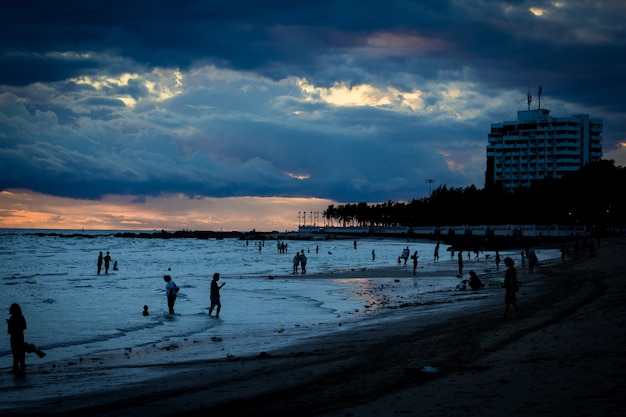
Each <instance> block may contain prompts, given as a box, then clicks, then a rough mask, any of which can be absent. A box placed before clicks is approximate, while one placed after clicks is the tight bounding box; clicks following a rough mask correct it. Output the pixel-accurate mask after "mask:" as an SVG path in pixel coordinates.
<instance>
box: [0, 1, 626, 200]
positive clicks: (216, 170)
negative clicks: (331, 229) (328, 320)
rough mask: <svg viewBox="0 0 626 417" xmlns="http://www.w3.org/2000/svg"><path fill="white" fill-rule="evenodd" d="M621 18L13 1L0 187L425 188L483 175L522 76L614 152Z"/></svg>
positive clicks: (623, 55)
mask: <svg viewBox="0 0 626 417" xmlns="http://www.w3.org/2000/svg"><path fill="white" fill-rule="evenodd" d="M624 18H626V7H625V6H624V5H623V4H622V2H619V1H600V2H586V1H577V2H565V1H563V2H553V1H543V0H539V1H532V2H530V1H521V2H515V3H511V2H502V1H496V0H475V1H463V2H460V1H454V0H450V1H423V2H405V1H395V0H393V1H389V2H386V3H385V4H384V6H383V5H382V4H381V3H380V2H373V1H359V2H355V1H342V2H336V1H325V0H322V1H318V2H315V3H313V2H283V1H278V0H276V1H269V2H263V3H259V2H250V1H232V2H228V3H225V4H222V3H215V2H183V3H180V2H179V3H176V2H171V1H165V0H162V1H157V2H154V1H150V2H148V1H138V2H131V3H128V2H124V3H123V2H119V1H117V0H113V1H108V2H106V3H105V2H100V1H95V2H72V1H70V2H63V3H62V4H54V3H50V2H43V1H37V0H35V1H33V2H28V3H24V4H21V3H14V4H11V5H9V6H5V7H4V8H3V13H2V15H1V16H0V34H1V36H2V39H3V42H2V44H1V45H0V82H1V83H2V84H1V85H0V190H18V189H19V190H31V191H33V192H36V193H42V194H43V195H50V196H58V197H63V198H73V199H78V200H83V199H86V200H93V201H98V200H102V199H104V198H109V197H110V196H114V195H117V196H121V197H124V198H126V197H128V198H130V199H131V200H130V201H142V200H143V201H145V200H146V199H150V198H153V199H168V198H173V197H172V196H176V198H179V197H178V196H184V197H185V198H189V199H190V201H196V199H202V198H230V197H254V196H257V197H259V198H264V199H265V198H270V199H271V198H274V197H280V198H316V199H322V200H323V201H337V202H359V201H367V202H380V201H387V200H410V199H413V198H421V197H424V196H426V195H427V194H428V192H429V188H430V186H432V184H427V183H425V179H427V178H428V179H435V181H436V184H440V185H442V184H445V185H447V186H450V187H465V186H469V185H472V184H474V185H476V186H477V187H482V186H483V184H484V170H485V146H486V140H487V134H488V132H489V128H490V124H491V123H496V122H501V121H504V120H512V119H514V118H515V115H516V111H517V110H519V109H524V108H525V106H526V102H525V98H526V92H527V89H528V88H529V87H530V88H532V91H533V93H534V91H536V87H537V85H538V84H542V85H543V86H544V93H543V95H542V106H543V107H547V108H550V109H551V110H552V114H553V115H554V116H568V115H570V114H572V113H588V114H590V115H591V116H592V117H597V118H601V119H602V120H603V121H604V148H605V154H606V155H609V156H610V157H611V158H613V159H615V160H616V162H617V163H618V164H624V162H625V161H626V156H624V154H625V151H624V149H623V148H622V146H621V144H622V143H624V142H626V122H624V120H626V117H624V116H625V113H626V104H625V102H624V100H623V99H622V97H623V95H624V93H625V91H624V83H623V68H624V66H625V64H626V63H625V60H626V33H625V32H626V29H625V28H624V25H623V23H622V22H623V21H624ZM535 99H536V97H535ZM536 103H537V101H535V102H534V103H533V104H536ZM264 201H265V200H264Z"/></svg>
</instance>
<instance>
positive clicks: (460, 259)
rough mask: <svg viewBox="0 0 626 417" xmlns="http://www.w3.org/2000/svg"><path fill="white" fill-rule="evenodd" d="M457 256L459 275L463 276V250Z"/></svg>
mask: <svg viewBox="0 0 626 417" xmlns="http://www.w3.org/2000/svg"><path fill="white" fill-rule="evenodd" d="M457 256H458V259H459V275H460V276H463V251H459V254H458V255H457Z"/></svg>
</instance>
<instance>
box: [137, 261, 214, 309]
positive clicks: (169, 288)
mask: <svg viewBox="0 0 626 417" xmlns="http://www.w3.org/2000/svg"><path fill="white" fill-rule="evenodd" d="M219 279H220V274H219V272H216V273H214V274H213V279H212V280H211V293H210V295H209V297H210V299H211V306H210V307H209V316H211V315H212V314H213V309H215V318H219V317H220V311H221V310H222V303H221V301H220V290H221V289H222V287H224V285H226V283H225V282H224V283H222V284H221V285H219V284H218V283H217V281H219ZM163 281H165V295H166V296H167V308H168V310H169V313H170V314H174V304H175V303H176V297H177V295H178V292H179V291H180V287H178V285H176V283H175V282H174V281H173V280H172V277H171V276H170V275H164V276H163ZM149 314H150V313H148V306H147V305H145V306H143V315H144V316H147V315H149Z"/></svg>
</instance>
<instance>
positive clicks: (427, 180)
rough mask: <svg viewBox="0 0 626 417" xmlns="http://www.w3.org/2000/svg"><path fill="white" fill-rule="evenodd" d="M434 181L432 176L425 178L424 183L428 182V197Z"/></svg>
mask: <svg viewBox="0 0 626 417" xmlns="http://www.w3.org/2000/svg"><path fill="white" fill-rule="evenodd" d="M434 183H435V180H434V179H432V178H427V179H426V184H428V196H429V197H430V195H431V194H432V189H431V188H432V185H433V184H434Z"/></svg>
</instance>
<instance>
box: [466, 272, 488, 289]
mask: <svg viewBox="0 0 626 417" xmlns="http://www.w3.org/2000/svg"><path fill="white" fill-rule="evenodd" d="M469 274H470V279H469V286H470V288H471V289H473V290H480V289H481V288H484V287H485V284H483V283H482V281H481V280H480V278H478V275H476V272H474V271H470V272H469Z"/></svg>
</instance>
